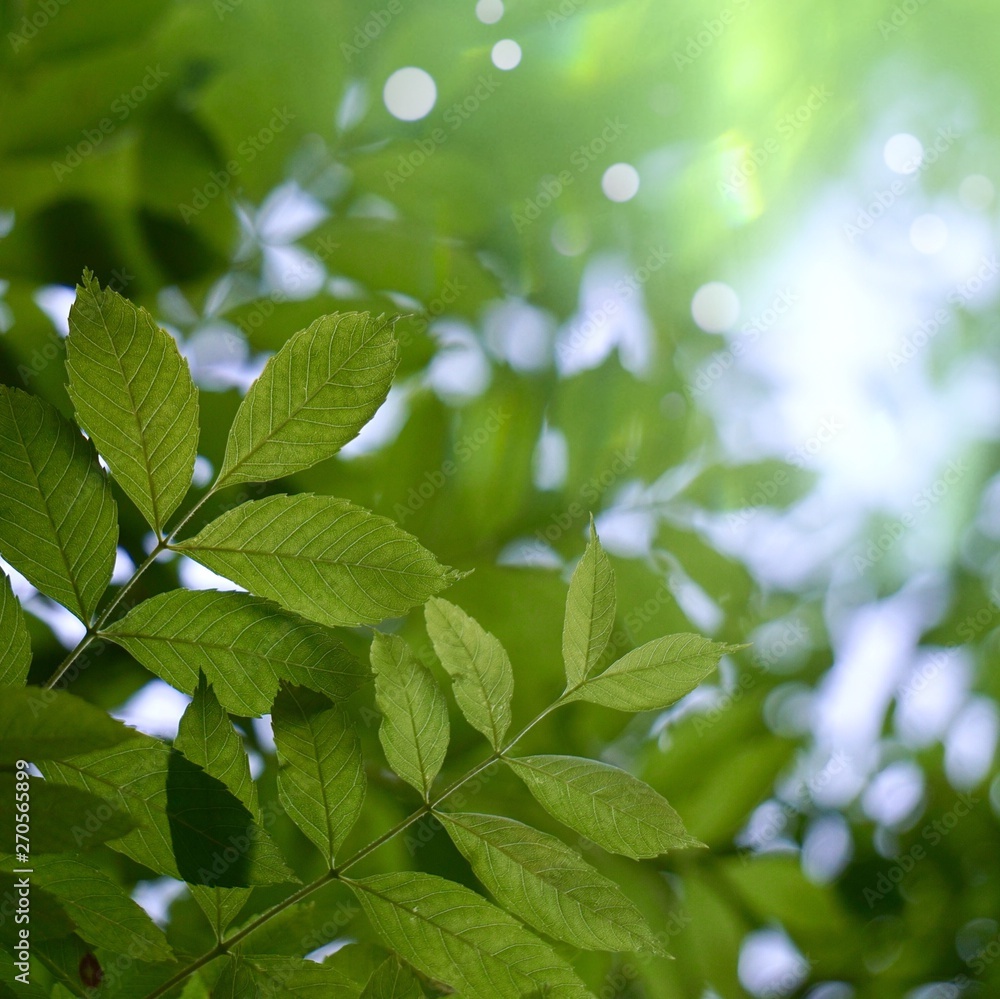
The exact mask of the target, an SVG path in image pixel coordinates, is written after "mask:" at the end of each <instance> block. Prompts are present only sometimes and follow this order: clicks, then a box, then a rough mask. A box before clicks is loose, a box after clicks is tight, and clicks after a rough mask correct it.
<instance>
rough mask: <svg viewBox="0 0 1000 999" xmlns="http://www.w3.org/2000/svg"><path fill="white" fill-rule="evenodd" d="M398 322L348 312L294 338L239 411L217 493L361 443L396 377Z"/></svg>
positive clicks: (288, 472) (319, 321)
mask: <svg viewBox="0 0 1000 999" xmlns="http://www.w3.org/2000/svg"><path fill="white" fill-rule="evenodd" d="M394 322H395V320H392V319H387V318H386V317H385V316H379V317H378V318H377V319H373V318H372V317H371V316H370V315H369V314H368V313H366V312H347V313H343V314H334V315H330V316H322V317H321V318H319V319H317V320H316V321H315V322H314V323H313V324H312V325H311V326H310V327H309V328H308V329H305V330H302V331H300V332H299V333H296V334H295V335H294V336H293V337H291V339H289V340H288V342H287V343H286V344H285V345H284V346H283V347H282V348H281V350H279V351H278V353H277V354H275V356H274V357H272V358H271V359H270V360H269V361H268V362H267V365H266V366H265V368H264V371H263V372H262V373H261V376H260V377H259V378H258V379H257V381H256V382H254V384H253V385H251V386H250V391H249V392H248V393H247V396H246V398H245V399H244V400H243V402H242V403H241V404H240V408H239V410H238V411H237V413H236V418H235V419H234V420H233V426H232V429H231V430H230V431H229V440H228V442H227V443H226V456H225V459H224V460H223V463H222V469H221V471H220V472H219V479H218V485H219V486H220V487H221V486H228V485H232V484H233V483H235V482H266V481H268V480H270V479H277V478H280V477H281V476H284V475H291V474H292V473H294V472H300V471H302V469H304V468H309V466H310V465H314V464H316V462H317V461H321V460H322V459H324V458H329V457H331V456H332V455H335V454H336V453H337V452H338V451H339V450H340V449H341V448H342V447H343V446H344V445H345V444H346V443H347V442H348V441H351V440H353V439H354V438H355V437H357V435H358V432H359V431H360V430H361V428H362V427H363V426H364V425H365V424H366V423H367V422H368V421H369V420H370V419H371V418H372V417H373V416H374V415H375V411H376V410H377V409H378V408H379V406H381V405H382V403H383V402H384V401H385V397H386V395H387V393H388V392H389V386H390V384H391V383H392V376H393V374H394V373H395V371H396V363H397V345H396V340H395V338H394V337H393V334H392V328H393V325H394Z"/></svg>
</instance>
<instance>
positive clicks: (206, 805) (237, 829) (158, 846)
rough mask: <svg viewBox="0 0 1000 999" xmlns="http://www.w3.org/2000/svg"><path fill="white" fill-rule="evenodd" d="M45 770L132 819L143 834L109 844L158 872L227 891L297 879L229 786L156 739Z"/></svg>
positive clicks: (135, 741)
mask: <svg viewBox="0 0 1000 999" xmlns="http://www.w3.org/2000/svg"><path fill="white" fill-rule="evenodd" d="M41 770H42V773H43V774H44V775H45V777H46V778H47V779H49V780H53V781H58V782H59V783H62V784H68V785H70V786H71V787H82V788H84V789H85V790H88V791H90V792H92V793H94V794H97V795H99V796H101V797H105V798H108V799H110V800H111V801H112V803H113V804H114V805H115V806H116V807H117V808H119V809H120V810H121V811H123V812H125V813H126V814H127V815H129V816H131V817H132V819H133V820H134V821H135V822H136V824H137V825H138V827H139V828H137V829H134V830H133V831H132V832H130V833H128V834H127V835H125V836H123V837H122V838H121V839H118V840H115V841H114V842H113V843H111V844H109V845H111V846H113V847H114V848H115V849H116V850H118V851H119V852H121V853H124V854H125V855H126V856H128V857H131V858H132V859H133V860H135V861H136V862H137V863H140V864H145V865H146V866H147V867H149V868H150V869H151V870H154V871H156V872H157V873H159V874H167V875H169V876H170V877H174V878H181V879H182V880H184V881H189V882H191V883H192V884H208V885H215V886H218V887H222V888H243V887H247V886H250V885H257V884H282V883H288V882H291V881H294V880H295V876H294V875H293V874H292V873H291V872H290V871H289V870H288V868H287V867H286V866H285V863H284V861H283V860H282V859H281V855H280V854H279V853H278V850H277V847H276V846H275V845H274V843H273V842H272V840H271V839H270V837H269V836H268V835H267V833H265V832H264V830H263V829H261V828H260V827H259V826H258V825H257V824H256V823H254V822H253V819H252V817H251V815H250V812H249V811H248V810H247V808H246V806H245V805H244V804H243V803H242V802H240V801H239V800H238V799H237V798H236V797H234V795H233V794H232V793H231V792H230V791H229V789H228V788H227V787H226V786H225V784H223V783H222V782H221V781H219V780H217V779H216V778H214V777H212V776H210V775H209V774H207V773H205V771H204V770H202V768H201V767H199V766H198V765H197V764H195V763H192V762H191V761H190V760H188V759H187V757H185V756H184V755H182V754H181V753H180V752H178V750H176V749H173V748H171V747H170V746H166V745H164V744H163V743H162V742H160V741H158V740H156V739H152V738H149V737H148V736H143V735H137V737H136V738H134V739H132V740H130V741H129V742H127V743H124V744H122V745H120V746H118V747H116V748H115V749H113V750H102V751H100V752H95V753H88V754H86V755H83V756H76V757H70V758H68V759H63V760H60V761H59V762H51V763H45V764H42V765H41Z"/></svg>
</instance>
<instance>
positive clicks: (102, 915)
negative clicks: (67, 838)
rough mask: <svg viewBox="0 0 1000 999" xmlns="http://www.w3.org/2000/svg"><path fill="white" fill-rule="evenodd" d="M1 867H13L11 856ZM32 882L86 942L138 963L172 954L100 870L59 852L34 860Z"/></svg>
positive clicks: (163, 939)
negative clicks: (53, 899)
mask: <svg viewBox="0 0 1000 999" xmlns="http://www.w3.org/2000/svg"><path fill="white" fill-rule="evenodd" d="M3 862H4V865H5V867H7V868H9V867H11V866H16V865H15V864H14V858H13V857H5V858H3ZM31 869H32V873H31V881H32V883H33V884H37V885H38V886H39V887H41V888H44V889H45V890H46V891H48V892H49V893H51V894H52V895H54V896H55V897H56V898H57V899H58V900H59V903H60V905H61V906H62V908H63V909H64V910H65V912H66V915H68V916H69V918H70V919H71V920H72V921H73V923H74V924H75V925H76V928H77V931H78V932H79V934H80V936H82V937H83V938H84V940H86V941H88V942H89V943H91V944H93V945H94V946H95V947H106V948H107V949H108V950H110V951H113V952H115V953H119V954H130V955H131V956H132V957H135V958H138V959H139V960H142V961H169V960H170V958H171V957H172V956H173V951H171V949H170V946H169V944H168V943H167V938H166V937H165V936H164V935H163V931H162V930H161V929H160V928H159V927H158V926H157V925H156V924H155V923H154V922H153V921H152V920H151V919H150V918H149V916H148V915H146V913H145V912H144V911H143V910H142V909H141V908H140V907H139V906H138V905H136V903H135V902H133V901H132V899H130V898H129V897H128V895H126V894H125V892H124V891H123V890H122V889H121V888H120V887H119V885H118V884H117V883H116V882H115V881H113V880H112V879H111V878H110V877H108V875H107V874H105V873H104V871H102V870H101V869H100V868H99V867H95V866H94V865H93V864H88V863H86V862H84V861H82V860H79V859H78V858H76V857H72V856H67V855H63V854H46V855H44V856H35V857H32V860H31Z"/></svg>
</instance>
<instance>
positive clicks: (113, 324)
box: [66, 271, 198, 533]
mask: <svg viewBox="0 0 1000 999" xmlns="http://www.w3.org/2000/svg"><path fill="white" fill-rule="evenodd" d="M66 371H67V373H68V374H69V384H68V386H67V388H68V390H69V397H70V399H72V400H73V405H74V407H75V408H76V418H77V422H78V423H79V424H80V426H81V427H83V429H84V430H85V431H86V432H87V436H88V437H90V439H91V440H92V441H93V442H94V444H95V445H96V446H97V450H98V451H100V453H101V455H102V457H103V458H104V460H105V461H106V462H107V463H108V467H109V468H110V469H111V474H112V475H113V476H114V478H115V480H116V481H117V482H118V484H119V485H120V486H121V487H122V489H123V490H124V492H125V495H126V496H128V498H129V499H130V500H132V502H133V503H135V505H136V506H137V507H138V508H139V510H140V512H141V513H142V515H143V516H144V517H145V518H146V521H147V522H148V524H149V526H150V527H152V528H153V530H154V531H156V532H158V533H161V532H162V530H163V525H164V524H165V523H166V521H167V519H168V518H169V517H170V515H171V514H172V513H173V512H174V510H176V509H177V506H178V504H179V503H180V502H181V500H182V499H184V496H185V494H186V493H187V491H188V487H189V486H190V485H191V474H192V472H193V471H194V460H195V457H196V455H197V452H198V390H197V389H196V388H195V385H194V382H193V381H192V380H191V373H190V371H189V370H188V364H187V361H186V360H184V358H183V357H181V353H180V351H179V350H178V349H177V342H176V341H175V340H174V338H173V337H172V336H171V335H170V334H169V333H167V332H166V330H162V329H160V327H159V326H157V325H156V323H155V322H154V321H153V317H152V316H151V315H150V314H149V313H148V312H147V311H146V310H145V309H140V308H137V307H136V306H135V305H133V304H132V303H131V302H130V301H128V299H126V298H123V297H122V296H121V295H119V294H118V293H117V292H115V291H112V290H111V289H110V288H105V289H104V290H103V291H102V290H101V286H100V285H99V284H98V282H97V280H96V279H95V278H94V276H93V275H92V274H91V273H89V272H88V271H84V274H83V284H82V285H80V286H78V287H77V289H76V301H75V302H74V303H73V307H72V308H71V309H70V313H69V336H68V337H67V339H66Z"/></svg>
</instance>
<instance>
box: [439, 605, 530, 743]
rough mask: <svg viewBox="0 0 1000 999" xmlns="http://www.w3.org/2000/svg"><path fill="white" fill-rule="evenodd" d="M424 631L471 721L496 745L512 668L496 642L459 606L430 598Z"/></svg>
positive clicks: (506, 723)
mask: <svg viewBox="0 0 1000 999" xmlns="http://www.w3.org/2000/svg"><path fill="white" fill-rule="evenodd" d="M424 615H425V618H426V621H427V633H428V634H429V635H430V638H431V642H432V643H433V644H434V651H435V652H436V653H437V655H438V658H439V659H440V660H441V665H442V666H444V668H445V669H446V670H447V671H448V673H449V674H450V676H451V678H452V683H453V685H454V690H455V700H456V701H457V702H458V706H459V707H460V708H461V709H462V714H464V715H465V717H466V718H467V719H468V722H469V724H470V725H472V727H473V728H475V729H477V730H478V731H479V732H482V734H483V735H485V736H486V738H487V739H489V740H490V743H491V744H492V746H493V748H494V749H499V748H500V747H501V744H502V743H503V738H504V736H505V735H506V734H507V729H508V728H509V727H510V702H511V698H512V697H513V696H514V671H513V670H512V669H511V665H510V659H509V658H508V656H507V652H506V650H505V649H504V647H503V646H502V645H501V644H500V642H499V640H498V639H497V638H496V637H494V636H493V635H491V634H490V633H489V632H488V631H486V630H485V629H484V628H483V627H482V626H481V625H480V624H479V623H478V622H477V621H475V620H473V618H471V617H469V615H468V614H466V613H465V611H463V610H462V609H461V608H459V607H456V606H455V605H454V604H451V603H448V601H447V600H441V599H440V598H437V597H435V598H434V599H432V600H428V601H427V606H426V607H425V608H424Z"/></svg>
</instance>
